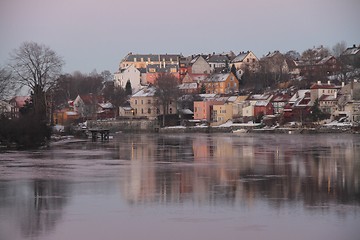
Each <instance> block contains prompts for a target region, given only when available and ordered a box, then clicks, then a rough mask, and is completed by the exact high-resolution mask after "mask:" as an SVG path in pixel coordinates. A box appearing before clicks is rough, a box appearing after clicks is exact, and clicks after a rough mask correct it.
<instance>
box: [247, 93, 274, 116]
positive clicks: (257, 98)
mask: <svg viewBox="0 0 360 240" xmlns="http://www.w3.org/2000/svg"><path fill="white" fill-rule="evenodd" d="M272 97H273V95H271V94H252V95H250V96H248V97H247V98H246V100H245V103H244V105H243V109H242V116H243V117H254V115H255V114H254V107H255V105H256V104H257V103H258V104H259V103H264V102H270V100H271V99H272Z"/></svg>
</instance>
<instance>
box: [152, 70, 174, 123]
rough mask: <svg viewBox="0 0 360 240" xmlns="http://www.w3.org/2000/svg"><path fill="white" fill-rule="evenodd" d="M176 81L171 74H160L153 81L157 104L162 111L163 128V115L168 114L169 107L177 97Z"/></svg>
mask: <svg viewBox="0 0 360 240" xmlns="http://www.w3.org/2000/svg"><path fill="white" fill-rule="evenodd" d="M177 85H178V80H177V78H176V77H175V76H174V75H172V74H171V73H163V74H160V75H159V76H158V77H157V78H156V81H155V87H156V92H155V96H156V97H157V99H158V101H159V104H160V105H161V107H162V109H163V119H162V120H163V123H162V124H163V126H165V115H167V114H168V113H169V111H168V110H169V107H170V105H171V103H172V102H175V101H176V100H177V98H178V96H179V93H180V92H179V88H178V86H177Z"/></svg>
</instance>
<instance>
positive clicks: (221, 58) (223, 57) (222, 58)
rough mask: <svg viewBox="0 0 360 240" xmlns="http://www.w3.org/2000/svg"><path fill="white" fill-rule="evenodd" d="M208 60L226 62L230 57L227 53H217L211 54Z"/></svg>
mask: <svg viewBox="0 0 360 240" xmlns="http://www.w3.org/2000/svg"><path fill="white" fill-rule="evenodd" d="M207 61H208V62H211V63H226V61H229V58H228V56H226V55H217V54H215V55H212V56H210V57H209V59H208V60H207Z"/></svg>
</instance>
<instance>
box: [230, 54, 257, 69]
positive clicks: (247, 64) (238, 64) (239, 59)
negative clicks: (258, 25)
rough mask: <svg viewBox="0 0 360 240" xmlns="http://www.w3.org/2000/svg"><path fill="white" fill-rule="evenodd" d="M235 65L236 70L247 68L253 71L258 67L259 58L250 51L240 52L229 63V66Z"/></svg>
mask: <svg viewBox="0 0 360 240" xmlns="http://www.w3.org/2000/svg"><path fill="white" fill-rule="evenodd" d="M232 65H235V68H236V69H237V70H240V69H241V70H243V71H244V70H245V69H249V70H251V71H255V70H256V69H257V68H258V67H259V59H258V58H257V57H256V56H255V54H254V53H253V52H252V51H247V52H240V54H239V55H237V56H236V57H235V58H234V59H233V60H232V61H231V63H230V67H231V66H232Z"/></svg>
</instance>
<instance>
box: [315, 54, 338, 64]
mask: <svg viewBox="0 0 360 240" xmlns="http://www.w3.org/2000/svg"><path fill="white" fill-rule="evenodd" d="M332 58H334V56H327V57H325V58H323V59H321V60H320V61H319V62H317V63H316V64H317V65H322V64H324V63H326V62H327V61H329V60H330V59H332Z"/></svg>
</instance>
